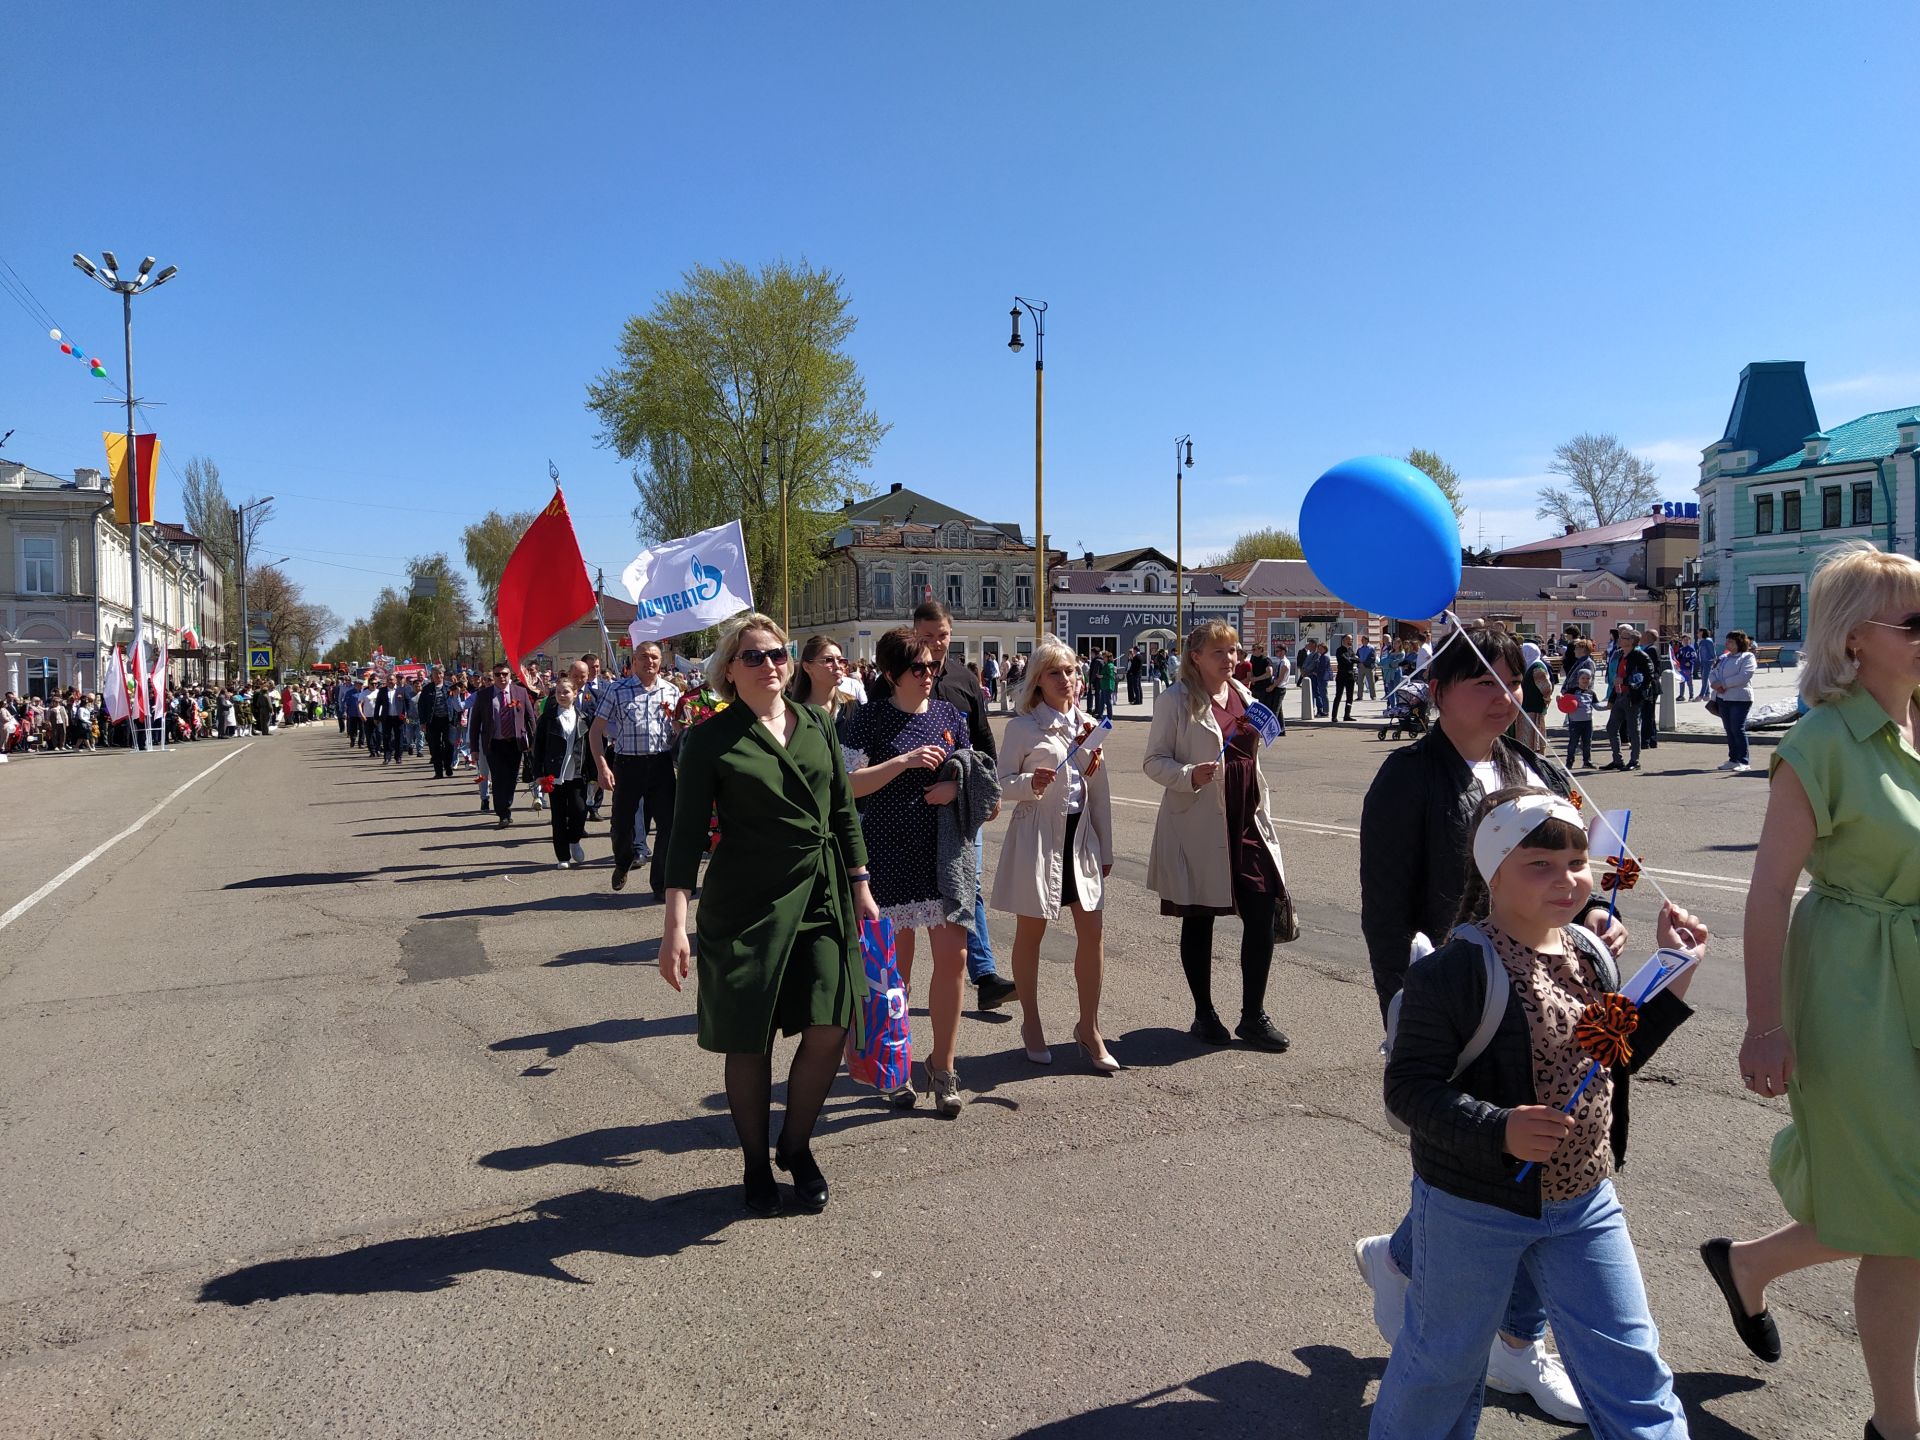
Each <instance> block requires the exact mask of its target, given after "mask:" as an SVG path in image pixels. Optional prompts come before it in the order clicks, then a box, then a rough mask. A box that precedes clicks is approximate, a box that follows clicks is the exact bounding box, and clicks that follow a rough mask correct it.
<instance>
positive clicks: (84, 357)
mask: <svg viewBox="0 0 1920 1440" xmlns="http://www.w3.org/2000/svg"><path fill="white" fill-rule="evenodd" d="M47 335H48V336H49V338H51V339H53V340H55V341H58V342H59V345H60V353H61V354H62V355H71V356H73V358H74V359H76V360H79V361H82V362H83V363H85V365H86V367H87V368H88V370H90V371H91V372H92V373H93V378H94V379H96V380H104V379H106V378H107V367H106V366H104V365H102V364H101V363H100V360H99V357H98V356H89V355H88V354H87V352H86V351H85V350H82V349H81V348H80V347H79V346H78V345H76V344H74V343H73V342H72V341H71V340H65V339H62V338H61V336H60V332H59V331H58V330H49V331H48V332H47Z"/></svg>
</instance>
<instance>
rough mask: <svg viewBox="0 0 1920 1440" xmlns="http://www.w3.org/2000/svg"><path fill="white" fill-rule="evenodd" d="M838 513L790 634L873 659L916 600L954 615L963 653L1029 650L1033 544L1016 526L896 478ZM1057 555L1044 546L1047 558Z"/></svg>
mask: <svg viewBox="0 0 1920 1440" xmlns="http://www.w3.org/2000/svg"><path fill="white" fill-rule="evenodd" d="M837 519H838V521H839V526H838V528H837V529H836V530H835V531H834V533H833V535H832V537H831V539H830V540H829V541H828V543H827V547H826V550H825V553H824V554H823V555H822V557H821V560H822V564H821V568H820V570H819V572H818V573H817V574H815V575H814V577H813V578H812V579H810V580H809V581H807V583H806V584H805V585H803V586H801V587H800V588H799V589H798V590H797V591H795V592H794V596H793V630H794V638H795V640H796V642H797V641H799V640H802V639H804V638H805V637H806V636H808V635H814V634H824V635H831V636H832V637H833V638H834V639H835V640H837V641H838V642H839V643H840V647H841V649H842V650H843V651H845V653H846V654H847V656H848V658H850V659H856V660H866V659H871V658H872V657H873V653H874V646H875V644H876V643H878V641H879V638H880V636H881V635H883V634H884V633H886V632H887V631H888V630H891V629H893V628H894V627H895V626H898V625H908V624H911V623H912V620H913V608H914V606H916V605H918V604H919V603H920V602H921V601H923V600H939V601H940V602H941V603H943V604H944V605H945V606H946V607H947V609H948V610H950V611H951V612H952V613H953V650H954V653H955V654H957V655H959V656H960V657H961V658H962V659H964V660H974V661H978V660H980V659H981V658H982V657H983V656H986V655H989V654H994V655H1002V656H1010V655H1013V654H1015V653H1019V654H1026V653H1029V652H1030V651H1031V650H1032V649H1033V606H1034V568H1035V563H1034V562H1035V556H1036V551H1035V549H1034V546H1033V544H1032V542H1031V541H1029V540H1028V539H1027V538H1026V536H1024V535H1023V534H1022V533H1021V530H1020V527H1019V526H1018V525H1017V524H1014V523H1012V522H1010V521H1003V522H997V523H996V522H989V521H986V520H982V519H980V518H979V517H978V516H977V515H969V514H967V513H966V512H965V511H964V510H956V509H954V508H953V507H952V506H950V505H944V504H942V503H941V502H940V501H938V500H935V499H933V498H932V497H931V496H927V495H922V494H921V493H920V492H919V491H917V490H910V489H908V488H907V487H906V486H905V485H902V484H898V483H896V484H894V485H893V486H891V487H890V488H889V489H888V491H887V493H886V494H884V495H876V496H875V497H873V498H872V499H871V500H863V501H852V502H849V503H848V504H847V505H846V506H845V507H844V508H843V509H842V510H841V512H840V514H839V516H838V517H837ZM1063 558H1064V557H1061V556H1059V555H1058V553H1057V552H1052V551H1050V552H1049V559H1048V564H1049V565H1053V564H1057V563H1059V561H1060V560H1061V559H1063ZM756 578H757V577H756ZM775 598H776V599H777V598H778V597H777V595H776V597H775ZM764 600H765V597H764V596H763V597H762V601H763V604H764Z"/></svg>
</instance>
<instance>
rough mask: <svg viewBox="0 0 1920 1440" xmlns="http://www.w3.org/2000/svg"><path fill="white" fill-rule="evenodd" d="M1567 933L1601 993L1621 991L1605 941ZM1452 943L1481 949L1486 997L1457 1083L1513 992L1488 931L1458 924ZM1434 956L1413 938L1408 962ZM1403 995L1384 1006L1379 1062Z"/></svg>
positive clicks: (1573, 930) (1396, 1027)
mask: <svg viewBox="0 0 1920 1440" xmlns="http://www.w3.org/2000/svg"><path fill="white" fill-rule="evenodd" d="M1567 933H1568V934H1569V935H1571V936H1572V937H1573V943H1574V945H1575V946H1576V947H1577V948H1578V949H1579V950H1580V952H1581V954H1582V955H1584V956H1585V957H1586V959H1587V961H1588V963H1589V964H1591V965H1592V966H1593V969H1594V973H1595V975H1596V976H1597V978H1598V979H1599V982H1600V988H1601V989H1602V990H1618V989H1619V988H1620V967H1619V965H1618V964H1616V963H1615V961H1614V958H1613V952H1612V951H1611V950H1609V949H1608V948H1607V943H1606V941H1604V940H1602V939H1601V938H1600V937H1599V936H1598V935H1596V934H1594V933H1593V932H1592V931H1591V930H1589V929H1587V927H1586V926H1584V925H1569V926H1567ZM1450 938H1451V939H1454V940H1471V941H1473V942H1474V943H1475V944H1477V945H1478V946H1479V947H1480V964H1481V968H1482V970H1483V972H1484V974H1485V977H1486V997H1485V999H1484V1000H1482V1002H1481V1005H1480V1023H1479V1024H1478V1025H1476V1026H1474V1028H1473V1034H1471V1035H1469V1036H1468V1037H1467V1043H1466V1044H1465V1045H1463V1046H1461V1047H1460V1058H1459V1060H1458V1061H1456V1062H1455V1064H1454V1067H1453V1073H1452V1074H1451V1075H1449V1076H1448V1077H1447V1078H1448V1079H1450V1080H1458V1079H1459V1078H1460V1076H1461V1075H1462V1074H1463V1073H1464V1072H1465V1071H1466V1069H1467V1067H1468V1066H1469V1065H1471V1064H1473V1062H1474V1061H1476V1060H1478V1059H1479V1058H1480V1057H1481V1056H1482V1055H1484V1054H1486V1053H1487V1046H1489V1045H1491V1044H1492V1043H1493V1037H1494V1032H1496V1031H1497V1030H1499V1028H1500V1021H1501V1019H1502V1018H1503V1017H1504V1016H1505V1015H1506V1013H1507V997H1508V996H1509V995H1511V994H1512V993H1513V982H1512V981H1510V980H1509V979H1508V978H1507V967H1506V966H1505V965H1502V964H1501V963H1500V957H1499V956H1498V955H1497V954H1495V953H1494V949H1493V941H1492V940H1490V939H1488V938H1487V932H1486V931H1484V930H1482V929H1481V928H1480V927H1479V926H1478V925H1459V926H1456V927H1455V928H1454V932H1453V934H1452V936H1451V937H1450ZM1431 954H1433V942H1432V941H1430V940H1429V939H1427V937H1426V936H1425V935H1415V936H1414V937H1413V957H1412V961H1411V963H1412V964H1414V965H1417V964H1419V963H1420V962H1421V961H1422V960H1424V959H1426V957H1427V956H1429V955H1431ZM1405 996H1406V992H1405V991H1402V992H1401V993H1400V994H1398V995H1395V996H1394V997H1393V999H1392V1000H1391V1001H1389V1002H1388V1004H1387V1038H1386V1039H1384V1040H1382V1041H1381V1042H1380V1058H1381V1060H1382V1062H1384V1061H1386V1060H1388V1059H1390V1058H1391V1057H1392V1055H1393V1041H1394V1037H1395V1036H1396V1035H1398V1034H1399V1032H1400V1002H1401V1000H1403V999H1404V998H1405ZM1387 1123H1388V1124H1389V1125H1391V1126H1393V1128H1394V1129H1395V1130H1398V1131H1399V1132H1400V1133H1401V1134H1402V1135H1405V1134H1406V1133H1407V1127H1406V1124H1405V1122H1403V1121H1402V1120H1401V1119H1400V1117H1399V1116H1398V1115H1395V1114H1394V1113H1393V1112H1392V1111H1391V1110H1389V1111H1387Z"/></svg>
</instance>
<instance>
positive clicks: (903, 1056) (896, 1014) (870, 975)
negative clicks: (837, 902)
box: [847, 920, 913, 1091]
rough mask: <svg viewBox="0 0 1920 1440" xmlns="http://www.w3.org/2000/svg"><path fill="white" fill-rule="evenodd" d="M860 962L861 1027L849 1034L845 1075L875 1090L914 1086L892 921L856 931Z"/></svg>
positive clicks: (910, 1042) (908, 1024)
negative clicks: (863, 975)
mask: <svg viewBox="0 0 1920 1440" xmlns="http://www.w3.org/2000/svg"><path fill="white" fill-rule="evenodd" d="M860 958H861V960H862V961H863V962H864V963H865V969H866V976H867V993H866V994H865V996H863V997H862V999H861V1002H860V1003H861V1010H862V1013H861V1018H862V1019H863V1020H864V1021H865V1024H864V1025H861V1026H858V1027H856V1028H855V1029H854V1030H852V1031H849V1032H848V1034H847V1073H848V1074H849V1075H851V1076H852V1077H853V1078H854V1079H855V1080H858V1081H859V1082H860V1083H861V1084H863V1085H871V1086H873V1087H874V1088H875V1089H876V1090H881V1091H891V1090H899V1089H903V1088H905V1087H907V1086H909V1085H911V1084H913V1022H912V1020H911V1019H910V1018H909V1017H908V1015H907V987H906V986H905V985H904V984H902V983H901V980H900V966H899V964H898V962H897V961H896V960H895V958H894V947H893V922H892V921H891V920H880V921H868V922H867V923H866V924H863V925H862V926H861V927H860ZM856 1039H857V1040H858V1041H860V1042H861V1043H858V1044H856V1043H855V1042H856Z"/></svg>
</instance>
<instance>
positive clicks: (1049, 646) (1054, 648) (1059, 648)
mask: <svg viewBox="0 0 1920 1440" xmlns="http://www.w3.org/2000/svg"><path fill="white" fill-rule="evenodd" d="M1055 665H1065V666H1066V667H1067V674H1068V675H1069V676H1072V675H1075V674H1078V673H1079V670H1080V657H1079V656H1078V655H1076V654H1074V653H1073V651H1072V650H1070V649H1069V648H1068V647H1067V642H1066V641H1064V640H1062V639H1061V638H1060V637H1059V636H1058V635H1047V636H1043V637H1042V638H1041V641H1040V643H1039V645H1038V646H1036V647H1035V648H1034V652H1033V653H1032V654H1031V655H1029V656H1028V657H1027V673H1026V678H1025V679H1023V680H1022V681H1021V682H1020V694H1019V697H1018V698H1017V699H1015V700H1014V702H1013V708H1014V709H1015V710H1016V711H1018V712H1019V713H1020V714H1022V715H1025V714H1027V713H1029V712H1030V711H1031V710H1032V709H1033V707H1034V706H1036V705H1039V704H1043V703H1044V702H1045V700H1046V697H1045V696H1044V695H1042V694H1041V693H1040V677H1041V676H1042V675H1043V674H1045V673H1046V672H1047V671H1049V670H1051V669H1052V668H1053V667H1054V666H1055Z"/></svg>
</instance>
